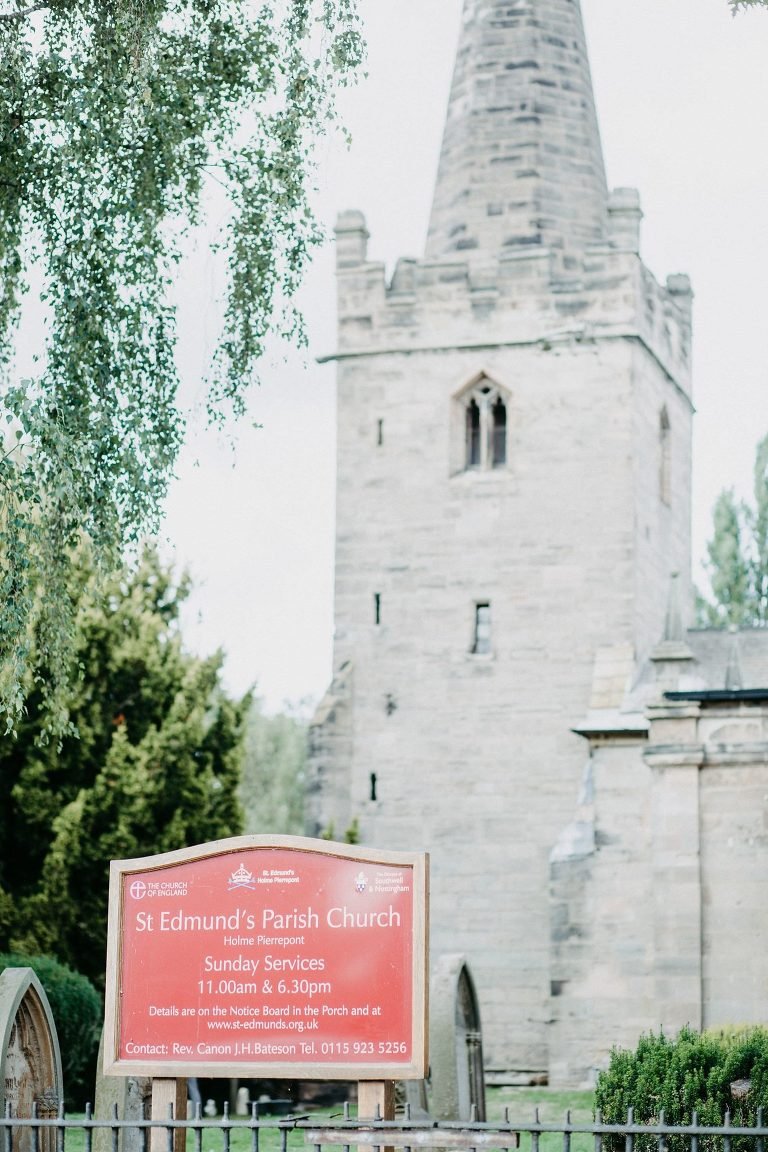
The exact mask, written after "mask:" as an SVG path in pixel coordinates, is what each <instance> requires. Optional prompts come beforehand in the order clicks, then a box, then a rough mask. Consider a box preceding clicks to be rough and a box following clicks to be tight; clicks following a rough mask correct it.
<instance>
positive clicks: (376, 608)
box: [373, 592, 381, 624]
mask: <svg viewBox="0 0 768 1152" xmlns="http://www.w3.org/2000/svg"><path fill="white" fill-rule="evenodd" d="M373 622H374V624H381V593H380V592H374V594H373Z"/></svg>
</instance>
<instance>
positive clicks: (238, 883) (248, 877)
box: [227, 862, 255, 892]
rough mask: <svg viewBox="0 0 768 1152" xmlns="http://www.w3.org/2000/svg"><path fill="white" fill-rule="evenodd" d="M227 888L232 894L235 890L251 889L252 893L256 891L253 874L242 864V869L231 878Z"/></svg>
mask: <svg viewBox="0 0 768 1152" xmlns="http://www.w3.org/2000/svg"><path fill="white" fill-rule="evenodd" d="M227 888H228V889H229V891H230V892H231V891H232V890H233V889H234V888H250V889H251V891H254V890H255V877H254V875H253V872H249V871H248V869H247V868H246V866H245V864H243V863H242V862H241V864H240V867H239V868H238V869H237V870H236V871H235V872H233V873H232V875H231V876H230V878H229V882H228V884H227Z"/></svg>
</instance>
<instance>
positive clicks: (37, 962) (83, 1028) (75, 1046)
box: [0, 952, 102, 1108]
mask: <svg viewBox="0 0 768 1152" xmlns="http://www.w3.org/2000/svg"><path fill="white" fill-rule="evenodd" d="M4 968H31V969H32V970H33V972H34V973H35V975H36V976H37V978H38V980H39V981H40V983H41V984H42V986H43V988H44V989H45V994H46V996H47V997H48V1000H49V1002H50V1005H51V1012H52V1013H53V1019H54V1023H55V1025H56V1032H57V1034H58V1037H59V1046H60V1048H61V1064H62V1075H63V1077H64V1098H65V1103H66V1106H67V1107H68V1108H73V1107H77V1108H81V1107H82V1105H83V1104H85V1103H86V1102H87V1101H89V1100H93V1094H94V1089H95V1073H96V1059H97V1055H98V1049H99V1036H100V1034H101V1024H102V1007H101V998H100V996H99V994H98V992H97V991H96V989H95V988H94V986H93V984H91V982H90V980H88V979H86V977H85V976H81V975H80V973H79V972H74V971H73V970H72V969H71V968H68V967H67V966H66V965H65V964H60V963H59V961H58V960H54V959H53V957H51V956H25V955H22V954H19V953H12V952H8V953H0V972H2V971H3V969H4Z"/></svg>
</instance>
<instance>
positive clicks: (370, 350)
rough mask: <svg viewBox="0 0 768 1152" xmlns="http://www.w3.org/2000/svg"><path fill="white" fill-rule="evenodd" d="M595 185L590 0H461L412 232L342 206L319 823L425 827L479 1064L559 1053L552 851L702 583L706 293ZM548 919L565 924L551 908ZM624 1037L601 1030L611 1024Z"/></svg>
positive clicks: (623, 199)
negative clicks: (404, 239) (599, 731)
mask: <svg viewBox="0 0 768 1152" xmlns="http://www.w3.org/2000/svg"><path fill="white" fill-rule="evenodd" d="M640 218H641V212H640V207H639V200H638V195H637V193H636V192H635V191H634V190H632V189H626V188H624V189H618V190H616V191H615V192H613V193H612V194H609V193H608V192H607V190H606V183H605V174H604V167H603V157H602V152H601V146H600V137H599V132H598V126H597V118H596V114H595V108H594V100H593V94H592V86H591V80H590V74H589V64H588V60H587V53H586V46H585V39H584V29H583V26H582V17H581V12H580V9H579V2H578V0H466V2H465V10H464V16H463V22H462V26H461V32H460V40H459V45H458V52H457V57H456V67H455V74H454V80H453V86H452V90H451V95H450V101H449V106H448V112H447V119H446V126H445V134H444V138H443V147H442V155H441V159H440V166H439V172H438V177H437V184H436V189H435V195H434V202H433V207H432V216H431V222H430V227H429V236H428V239H427V245H426V252H425V254H424V256H423V257H422V258H420V259H403V260H401V261H400V262H399V263H398V265H397V267H396V269H395V272H394V275H393V276H392V279H391V281H390V282H387V280H386V278H385V273H384V268H383V266H382V265H381V264H378V263H375V262H372V261H369V260H368V258H367V254H366V241H367V232H366V227H365V221H364V219H363V217H362V216H361V215H360V213H358V212H352V211H350V212H346V213H344V214H343V215H342V216H341V218H340V219H339V222H338V227H337V265H338V301H339V308H338V310H339V335H338V350H337V353H336V355H335V359H336V362H337V366H338V481H337V483H338V495H337V529H336V533H337V535H336V601H335V619H336V633H335V654H334V669H335V672H334V681H333V684H332V685H331V687H330V689H329V692H328V694H327V696H326V698H325V699H324V701H323V702H322V704H321V706H320V708H319V710H318V713H317V715H316V717H315V720H314V724H313V729H312V755H311V765H310V778H309V786H308V787H309V827H308V831H310V832H311V833H313V834H317V833H318V832H319V831H321V830H324V829H328V828H332V829H333V831H334V833H335V835H336V837H338V838H342V837H343V835H344V832H345V830H346V829H347V828H348V827H349V826H350V825H352V824H353V822H356V823H357V826H358V828H359V834H360V839H361V841H362V842H364V843H366V844H372V845H377V846H381V847H387V848H393V849H394V848H403V849H405V848H408V849H414V850H416V849H426V850H428V851H429V852H430V854H431V871H432V896H431V919H432V939H431V948H432V951H433V953H441V952H443V951H451V952H462V953H463V954H464V955H465V956H466V957H467V959H468V961H469V963H470V966H471V969H472V972H473V975H474V978H475V983H476V986H477V990H478V994H479V997H480V1003H481V1012H482V1020H483V1045H484V1049H485V1055H486V1062H487V1065H488V1067H489V1070H491V1071H493V1070H496V1071H497V1072H499V1073H502V1072H503V1073H504V1074H509V1073H510V1072H512V1071H514V1072H518V1073H519V1072H527V1073H541V1072H546V1071H547V1070H548V1069H549V1067H550V1062H551V1061H550V1053H549V1051H548V1042H549V1034H550V1030H549V1027H548V1026H549V1023H550V1022H551V1019H552V1008H551V998H550V995H551V992H552V973H551V945H550V937H551V932H552V930H553V929H552V925H551V923H550V854H551V853H552V851H553V847H554V846H555V845H556V843H558V840H559V838H560V837H561V834H562V832H563V829H564V828H565V827H567V826H568V825H569V823H570V822H571V821H572V819H573V812H574V805H575V803H576V798H577V795H578V792H579V786H580V780H581V777H582V771H583V767H584V762H585V759H586V757H587V751H588V749H587V747H586V746H585V743H584V738H583V734H582V735H578V734H576V732H574V731H573V729H574V727H577V726H578V723H579V721H580V719H581V718H582V717H583V716H584V715H585V714H586V713H587V712H588V710H589V708H590V706H591V707H592V709H593V711H594V709H595V708H597V710H598V712H599V710H600V704H601V695H600V692H601V684H602V685H610V684H611V683H614V682H616V681H618V682H620V683H622V684H624V683H625V682H627V681H631V680H632V670H633V668H637V667H639V666H640V665H641V664H642V662H643V661H644V660H646V658H648V657H649V655H650V654H651V652H652V650H653V649H654V646H655V645H656V644H657V643H658V641H659V639H660V637H661V636H662V633H663V631H664V621H665V612H666V609H667V600H668V590H669V586H670V576H671V574H672V573H679V574H680V578H679V581H678V582H679V583H680V584H681V585H682V587H681V591H680V598H681V602H682V603H683V604H684V605H685V604H686V603H687V602H688V599H689V596H690V588H689V583H688V581H689V577H688V573H689V572H690V527H689V525H690V445H691V415H692V403H691V385H690V305H691V292H690V286H689V282H688V279H687V277H685V276H681V275H676V276H672V277H670V278H669V279H668V280H667V283H666V285H664V286H662V285H659V284H658V283H657V282H656V280H655V279H654V277H653V276H652V274H651V273H650V272H649V271H648V269H647V268H646V267H645V266H644V264H643V262H642V260H641V258H640V256H639V254H638V244H639V225H640ZM554 930H555V932H556V926H555V929H554ZM608 1041H609V1044H610V1041H611V1038H610V1037H609V1038H608Z"/></svg>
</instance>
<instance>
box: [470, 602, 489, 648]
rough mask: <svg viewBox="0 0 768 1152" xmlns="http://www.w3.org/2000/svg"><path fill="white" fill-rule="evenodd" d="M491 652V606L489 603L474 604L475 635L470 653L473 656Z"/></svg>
mask: <svg viewBox="0 0 768 1152" xmlns="http://www.w3.org/2000/svg"><path fill="white" fill-rule="evenodd" d="M490 651H491V606H490V604H489V603H487V602H485V603H481V604H475V634H474V639H473V643H472V652H473V653H474V655H475V656H483V655H487V653H489V652H490Z"/></svg>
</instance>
